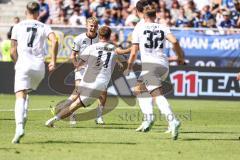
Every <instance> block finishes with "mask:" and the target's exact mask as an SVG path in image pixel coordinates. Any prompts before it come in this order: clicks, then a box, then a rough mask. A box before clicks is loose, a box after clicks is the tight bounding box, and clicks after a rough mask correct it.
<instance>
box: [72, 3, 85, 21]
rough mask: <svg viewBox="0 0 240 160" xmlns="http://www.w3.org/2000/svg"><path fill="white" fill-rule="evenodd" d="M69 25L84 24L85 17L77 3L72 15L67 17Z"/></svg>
mask: <svg viewBox="0 0 240 160" xmlns="http://www.w3.org/2000/svg"><path fill="white" fill-rule="evenodd" d="M69 22H70V25H72V26H79V25H86V17H85V16H84V15H82V10H81V8H80V6H79V5H78V4H75V7H74V12H73V15H72V16H71V17H70V19H69Z"/></svg>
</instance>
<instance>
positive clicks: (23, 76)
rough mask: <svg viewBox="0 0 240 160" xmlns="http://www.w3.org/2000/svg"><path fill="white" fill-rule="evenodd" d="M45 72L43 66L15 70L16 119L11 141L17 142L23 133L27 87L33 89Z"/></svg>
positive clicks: (26, 106) (25, 118) (26, 107)
mask: <svg viewBox="0 0 240 160" xmlns="http://www.w3.org/2000/svg"><path fill="white" fill-rule="evenodd" d="M44 74H45V69H44V66H43V67H42V66H41V67H40V68H39V70H34V71H33V70H31V69H27V68H25V69H24V70H23V69H22V70H16V72H15V83H14V91H15V94H16V103H15V121H16V133H15V136H14V138H13V140H12V143H19V142H20V139H21V137H23V135H24V127H25V125H26V120H27V109H28V99H29V98H28V95H27V92H28V90H29V89H33V90H35V89H36V88H37V87H38V85H39V83H40V82H41V80H42V79H43V77H44Z"/></svg>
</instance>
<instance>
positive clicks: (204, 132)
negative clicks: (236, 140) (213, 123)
mask: <svg viewBox="0 0 240 160" xmlns="http://www.w3.org/2000/svg"><path fill="white" fill-rule="evenodd" d="M181 133H186V134H188V133H200V134H240V132H222V131H219V132H217V131H187V132H181Z"/></svg>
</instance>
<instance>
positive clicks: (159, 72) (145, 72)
mask: <svg viewBox="0 0 240 160" xmlns="http://www.w3.org/2000/svg"><path fill="white" fill-rule="evenodd" d="M168 73H169V68H168V67H166V66H163V65H160V64H151V65H149V64H147V66H144V65H143V67H142V72H141V75H140V77H141V78H139V79H141V80H142V81H143V83H144V84H145V86H146V88H147V89H148V91H149V92H151V91H153V90H154V89H156V88H159V87H161V86H162V82H163V81H164V80H166V78H167V76H168Z"/></svg>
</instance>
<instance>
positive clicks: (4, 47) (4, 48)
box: [1, 27, 12, 62]
mask: <svg viewBox="0 0 240 160" xmlns="http://www.w3.org/2000/svg"><path fill="white" fill-rule="evenodd" d="M11 35H12V27H11V29H10V31H8V33H7V39H5V40H3V41H2V42H1V54H2V61H4V62H10V61H12V59H11V56H10V50H11V40H10V39H11Z"/></svg>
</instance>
